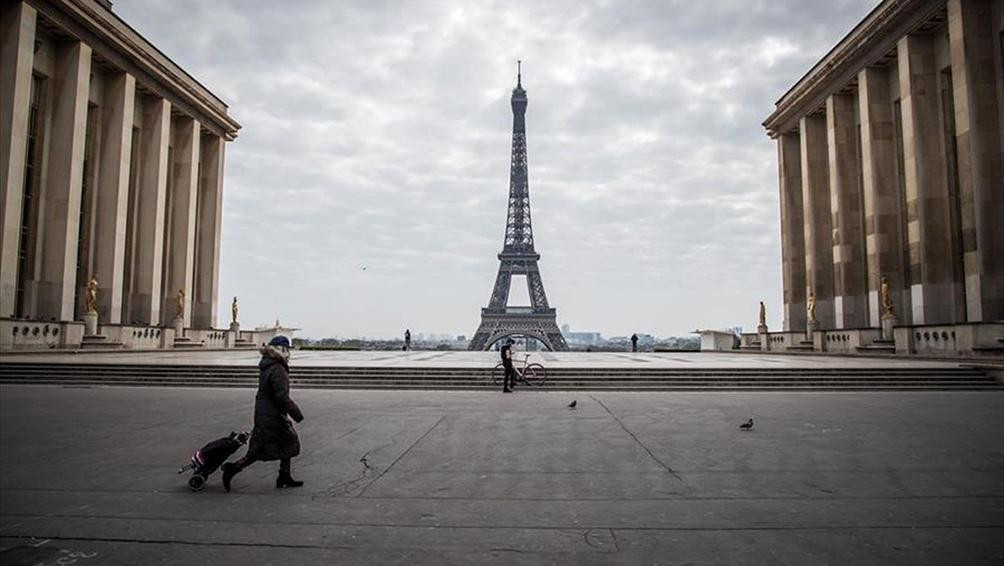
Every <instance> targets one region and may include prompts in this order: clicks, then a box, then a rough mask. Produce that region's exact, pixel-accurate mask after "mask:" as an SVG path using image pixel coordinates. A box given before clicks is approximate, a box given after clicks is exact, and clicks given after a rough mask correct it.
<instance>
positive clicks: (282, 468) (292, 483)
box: [275, 458, 303, 489]
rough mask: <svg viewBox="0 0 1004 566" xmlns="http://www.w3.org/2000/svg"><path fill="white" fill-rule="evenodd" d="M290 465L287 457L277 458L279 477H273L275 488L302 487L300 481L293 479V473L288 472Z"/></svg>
mask: <svg viewBox="0 0 1004 566" xmlns="http://www.w3.org/2000/svg"><path fill="white" fill-rule="evenodd" d="M290 465H291V463H290V459H289V458H283V459H282V460H279V477H277V478H275V487H276V489H279V488H283V487H303V482H302V481H297V480H294V479H293V475H292V474H291V473H290Z"/></svg>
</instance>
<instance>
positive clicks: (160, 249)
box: [0, 0, 240, 350]
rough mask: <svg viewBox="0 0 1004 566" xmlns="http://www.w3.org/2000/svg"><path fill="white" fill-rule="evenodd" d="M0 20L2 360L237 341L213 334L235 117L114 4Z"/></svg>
mask: <svg viewBox="0 0 1004 566" xmlns="http://www.w3.org/2000/svg"><path fill="white" fill-rule="evenodd" d="M0 9H2V13H0V34H2V35H0V103H2V106H0V199H2V200H0V206H2V212H0V254H2V255H0V263H2V271H0V348H2V349H5V350H9V349H20V348H75V347H80V346H85V347H86V346H89V345H93V346H105V347H108V346H115V347H133V348H164V347H174V346H175V345H176V344H177V345H181V344H184V345H189V346H210V347H225V346H228V345H232V344H233V343H235V342H237V340H238V339H239V338H240V336H238V335H235V334H234V333H233V332H230V331H229V330H220V329H217V328H216V326H217V321H216V317H217V315H216V312H217V301H218V289H217V287H218V281H219V263H220V228H221V220H222V199H223V165H224V153H225V145H226V143H227V142H229V141H233V140H234V138H235V137H236V135H237V130H238V129H239V128H240V125H239V124H238V123H237V122H236V121H235V120H234V119H233V118H232V117H230V115H229V112H228V108H227V105H226V104H225V103H224V102H223V101H222V100H220V99H219V98H218V97H216V96H215V95H214V94H213V93H212V92H210V91H209V90H208V89H207V88H206V87H205V86H203V85H202V84H200V83H199V82H198V81H197V80H196V79H195V78H193V77H192V76H191V75H189V74H188V73H187V72H185V70H184V69H182V68H181V67H179V66H178V65H177V64H176V63H175V62H173V61H172V60H171V59H169V58H168V57H167V56H166V55H164V54H163V53H162V52H160V51H159V50H158V49H157V48H156V47H155V46H154V45H152V44H151V43H150V42H149V41H147V40H146V39H145V38H143V37H142V36H141V35H140V34H138V33H137V32H136V31H135V30H134V29H132V28H131V27H130V26H129V25H128V24H127V23H126V22H125V21H123V20H122V19H121V18H119V17H118V16H117V15H116V14H115V13H114V12H113V11H112V6H111V2H109V1H108V0H16V1H7V0H5V1H4V2H3V3H2V8H0ZM92 278H94V279H96V280H97V281H98V285H99V291H98V301H97V304H98V306H97V319H98V328H97V330H96V331H95V332H93V334H94V335H93V336H84V326H83V323H82V322H81V321H82V320H83V318H84V314H85V313H84V308H85V306H84V302H85V301H84V297H85V292H86V286H87V282H88V281H90V280H91V279H92ZM179 291H183V292H184V294H185V297H186V300H185V302H184V305H183V308H181V309H180V310H181V313H180V316H179V317H177V318H178V320H177V321H176V320H175V318H176V317H175V313H176V310H177V309H178V300H177V297H178V294H179Z"/></svg>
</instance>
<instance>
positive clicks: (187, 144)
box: [162, 116, 202, 326]
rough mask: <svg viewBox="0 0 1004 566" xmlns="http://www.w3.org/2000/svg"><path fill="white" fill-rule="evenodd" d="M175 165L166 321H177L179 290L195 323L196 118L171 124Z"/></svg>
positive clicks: (168, 224) (166, 261) (167, 231)
mask: <svg viewBox="0 0 1004 566" xmlns="http://www.w3.org/2000/svg"><path fill="white" fill-rule="evenodd" d="M171 130H172V131H171V138H172V140H173V143H172V153H173V163H171V164H170V167H171V179H172V182H171V186H169V187H168V188H167V189H168V194H167V198H168V200H169V201H170V204H169V205H168V206H169V207H170V221H169V222H166V223H165V226H164V230H165V235H166V238H165V242H166V243H165V246H164V255H165V258H164V264H165V265H166V266H167V269H166V272H165V274H164V296H163V307H162V308H163V317H162V318H163V319H164V321H165V322H168V321H172V320H174V319H175V316H176V313H175V310H176V308H175V305H176V300H177V294H178V290H179V289H182V290H184V291H185V310H184V313H182V320H183V322H184V323H186V326H187V324H188V323H190V321H191V320H192V276H193V271H194V269H195V267H194V266H195V205H196V198H197V197H198V186H199V151H200V150H199V141H200V138H201V137H202V136H201V135H200V132H199V130H200V125H199V122H198V121H197V120H195V119H194V118H189V117H188V116H178V117H176V118H174V119H173V120H172V121H171Z"/></svg>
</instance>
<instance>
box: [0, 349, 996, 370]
mask: <svg viewBox="0 0 1004 566" xmlns="http://www.w3.org/2000/svg"><path fill="white" fill-rule="evenodd" d="M525 353H527V352H523V351H515V352H514V356H515V357H516V359H517V360H521V359H522V356H523V354H525ZM529 354H530V362H540V363H543V364H544V365H545V366H547V367H549V368H550V367H560V368H680V369H686V368H693V369H708V368H751V369H760V368H762V369H784V368H806V369H812V368H833V367H843V368H856V367H860V368H876V369H878V368H911V367H913V368H930V367H959V365H961V364H964V363H966V361H965V360H960V361H959V362H952V361H931V360H915V359H904V358H891V357H887V358H865V357H857V358H851V357H847V356H819V355H806V356H792V355H769V354H763V355H761V354H730V353H716V352H658V353H653V352H647V353H646V352H638V353H634V352H529ZM3 359H4V361H5V362H8V363H14V362H32V361H33V362H38V363H73V364H85V363H93V364H181V365H228V366H229V365H249V366H251V365H257V364H258V360H260V359H261V355H260V354H259V353H258V351H257V350H217V351H202V352H199V351H178V350H173V351H147V352H129V351H115V352H93V351H92V352H86V353H79V354H75V353H72V352H60V353H53V354H49V353H20V354H18V353H4V355H3ZM498 362H499V354H498V352H457V351H446V352H440V351H411V352H401V351H331V350H326V351H325V350H320V351H304V350H295V351H294V352H293V359H292V362H291V363H292V365H293V369H294V371H295V368H296V367H297V366H313V367H337V366H376V367H416V368H420V367H475V368H491V367H492V366H494V365H495V364H496V363H498ZM985 363H992V362H985Z"/></svg>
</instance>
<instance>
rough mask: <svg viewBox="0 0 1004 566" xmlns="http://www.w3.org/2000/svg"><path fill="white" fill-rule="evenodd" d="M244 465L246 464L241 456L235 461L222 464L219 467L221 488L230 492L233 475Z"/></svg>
mask: <svg viewBox="0 0 1004 566" xmlns="http://www.w3.org/2000/svg"><path fill="white" fill-rule="evenodd" d="M245 467H246V464H245V463H244V459H243V458H242V459H240V460H237V461H236V462H227V463H226V464H223V467H222V468H220V469H221V470H223V489H225V490H227V493H230V482H231V481H232V480H233V479H234V476H236V475H237V473H238V472H240V471H241V470H243V469H244V468H245Z"/></svg>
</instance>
